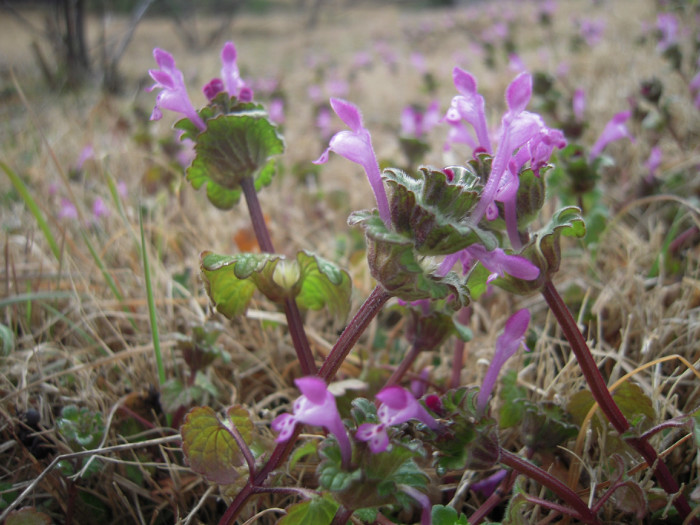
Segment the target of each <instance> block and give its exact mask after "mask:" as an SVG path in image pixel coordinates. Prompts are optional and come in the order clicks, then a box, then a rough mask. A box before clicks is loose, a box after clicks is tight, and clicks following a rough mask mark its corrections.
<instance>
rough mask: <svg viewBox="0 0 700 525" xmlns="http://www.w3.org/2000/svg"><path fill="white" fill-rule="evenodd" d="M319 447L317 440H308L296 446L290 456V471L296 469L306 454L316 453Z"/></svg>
mask: <svg viewBox="0 0 700 525" xmlns="http://www.w3.org/2000/svg"><path fill="white" fill-rule="evenodd" d="M317 448H318V443H317V442H316V441H315V440H312V441H307V442H306V443H304V444H303V445H302V446H300V447H298V448H295V449H294V452H292V455H291V457H290V458H289V467H288V469H289V470H290V471H291V470H294V467H295V466H296V464H297V463H299V461H301V460H302V459H304V458H305V457H306V456H310V455H311V454H316V451H317Z"/></svg>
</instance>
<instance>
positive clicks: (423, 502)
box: [397, 483, 432, 525]
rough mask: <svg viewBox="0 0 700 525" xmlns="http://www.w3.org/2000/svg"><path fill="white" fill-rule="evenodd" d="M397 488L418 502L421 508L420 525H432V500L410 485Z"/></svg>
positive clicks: (401, 485)
mask: <svg viewBox="0 0 700 525" xmlns="http://www.w3.org/2000/svg"><path fill="white" fill-rule="evenodd" d="M397 488H398V489H399V490H400V491H401V492H403V493H404V494H407V495H409V496H410V497H412V498H413V499H414V500H416V501H417V502H418V503H419V504H420V506H421V509H422V510H421V514H420V524H421V525H430V524H431V523H432V516H431V513H432V505H430V499H429V498H428V496H427V495H425V494H423V493H422V492H421V491H420V490H418V489H417V488H415V487H411V486H410V485H404V484H403V483H402V484H400V485H398V486H397Z"/></svg>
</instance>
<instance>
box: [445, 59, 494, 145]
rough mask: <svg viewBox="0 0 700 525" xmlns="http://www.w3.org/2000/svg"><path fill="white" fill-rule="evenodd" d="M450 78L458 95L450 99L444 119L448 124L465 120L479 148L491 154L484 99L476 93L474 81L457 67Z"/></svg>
mask: <svg viewBox="0 0 700 525" xmlns="http://www.w3.org/2000/svg"><path fill="white" fill-rule="evenodd" d="M452 78H453V80H454V84H455V87H456V88H457V91H459V93H460V94H459V95H457V96H456V97H454V98H453V99H452V103H451V104H450V109H448V110H447V114H446V115H445V119H446V120H447V121H448V122H450V123H454V122H460V121H461V120H462V119H463V120H466V121H467V122H468V123H469V124H471V125H472V127H473V128H474V132H475V133H476V136H477V139H478V142H479V146H481V147H482V148H483V149H484V150H485V151H486V152H487V153H491V152H492V149H491V140H490V139H489V133H488V128H487V126H486V112H485V103H484V97H482V96H481V95H479V93H478V92H477V85H476V79H475V78H474V77H473V76H472V75H471V74H470V73H468V72H467V71H464V70H463V69H460V68H458V67H456V68H454V70H453V71H452Z"/></svg>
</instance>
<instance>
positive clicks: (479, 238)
mask: <svg viewBox="0 0 700 525" xmlns="http://www.w3.org/2000/svg"><path fill="white" fill-rule="evenodd" d="M446 170H450V172H451V173H452V175H453V178H452V180H449V179H448V177H447V175H446V174H445V172H444V171H438V170H433V169H430V168H427V167H423V168H421V169H420V171H419V172H418V173H417V174H416V175H415V176H412V175H409V174H407V173H406V172H404V171H402V170H398V169H393V168H392V169H386V170H384V173H383V174H382V178H383V179H384V181H385V182H386V184H387V186H388V187H389V188H390V190H391V198H390V203H389V205H390V210H391V223H392V225H393V227H394V228H395V230H396V231H397V232H398V233H400V234H403V235H408V236H409V237H411V239H412V240H413V245H414V247H415V250H416V252H417V253H419V254H420V255H447V254H451V253H455V252H457V251H459V250H461V249H463V248H466V247H467V246H469V245H471V244H474V243H480V244H483V245H484V246H485V247H486V249H487V250H493V249H494V248H495V247H496V245H497V243H496V237H495V236H494V235H493V234H492V233H491V232H488V231H486V230H482V229H480V228H479V227H477V226H470V225H469V224H468V218H469V214H470V212H471V209H472V208H473V207H474V206H475V205H476V203H477V202H478V201H479V195H480V191H481V189H482V185H481V181H480V179H479V177H478V175H477V174H476V173H475V172H474V170H473V169H472V168H471V167H470V166H451V167H449V168H446Z"/></svg>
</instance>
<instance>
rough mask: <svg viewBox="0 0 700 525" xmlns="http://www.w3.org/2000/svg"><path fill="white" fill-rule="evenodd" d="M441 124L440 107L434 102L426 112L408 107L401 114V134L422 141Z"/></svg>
mask: <svg viewBox="0 0 700 525" xmlns="http://www.w3.org/2000/svg"><path fill="white" fill-rule="evenodd" d="M438 122H440V105H439V103H438V101H437V100H434V101H433V102H432V103H431V104H430V105H429V106H428V108H427V109H426V110H425V111H421V110H420V109H418V108H416V107H415V106H406V107H405V108H404V109H403V111H402V112H401V134H402V135H405V136H408V137H414V138H417V139H420V138H422V137H423V135H425V134H426V133H428V132H429V131H430V130H431V129H433V128H434V127H435V126H437V124H438Z"/></svg>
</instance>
